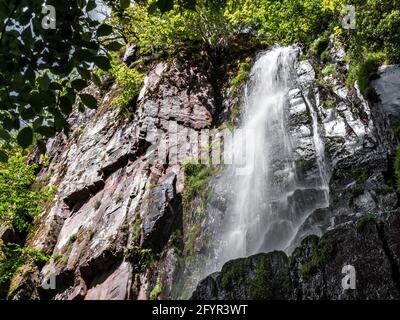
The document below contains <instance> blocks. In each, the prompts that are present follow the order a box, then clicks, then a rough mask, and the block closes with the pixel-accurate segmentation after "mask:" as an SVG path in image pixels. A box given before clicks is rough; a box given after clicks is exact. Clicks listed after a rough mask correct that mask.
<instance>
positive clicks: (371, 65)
mask: <svg viewBox="0 0 400 320" xmlns="http://www.w3.org/2000/svg"><path fill="white" fill-rule="evenodd" d="M385 57H386V56H385V54H384V53H383V52H373V53H366V54H365V56H364V59H363V61H362V62H361V63H358V64H355V65H353V66H352V67H351V70H350V72H349V75H348V77H347V84H348V85H353V84H354V83H355V82H356V81H357V83H358V86H359V88H360V92H361V94H362V95H364V96H365V97H367V98H371V97H372V94H373V89H372V87H371V85H370V83H371V80H372V79H373V78H374V77H375V76H376V72H377V71H378V68H379V66H381V65H382V64H383V63H384V61H385Z"/></svg>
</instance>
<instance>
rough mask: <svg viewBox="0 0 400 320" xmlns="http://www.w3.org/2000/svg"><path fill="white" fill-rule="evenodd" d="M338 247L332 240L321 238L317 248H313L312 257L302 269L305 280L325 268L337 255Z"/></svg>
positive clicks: (301, 272)
mask: <svg viewBox="0 0 400 320" xmlns="http://www.w3.org/2000/svg"><path fill="white" fill-rule="evenodd" d="M335 249H336V245H335V242H334V241H333V240H332V239H329V238H326V237H325V238H321V239H320V240H319V242H318V244H317V246H316V247H314V248H313V252H312V256H311V258H310V260H309V261H307V262H305V263H304V264H303V265H302V266H301V269H300V274H301V276H302V277H303V278H308V277H309V276H310V275H312V274H313V273H315V272H316V271H317V270H318V269H320V268H323V267H324V266H325V264H326V263H327V262H328V261H329V260H330V259H332V256H333V255H334V253H335Z"/></svg>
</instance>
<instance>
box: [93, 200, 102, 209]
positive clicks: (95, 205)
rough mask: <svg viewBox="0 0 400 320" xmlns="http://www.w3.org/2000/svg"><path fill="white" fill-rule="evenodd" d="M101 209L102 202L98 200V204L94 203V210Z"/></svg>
mask: <svg viewBox="0 0 400 320" xmlns="http://www.w3.org/2000/svg"><path fill="white" fill-rule="evenodd" d="M100 207H101V200H96V202H95V203H94V209H95V210H99V208H100Z"/></svg>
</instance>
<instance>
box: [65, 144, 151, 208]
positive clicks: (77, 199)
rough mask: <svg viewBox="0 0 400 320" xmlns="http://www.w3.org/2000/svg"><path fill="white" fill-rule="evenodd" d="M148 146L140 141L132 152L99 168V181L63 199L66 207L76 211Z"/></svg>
mask: <svg viewBox="0 0 400 320" xmlns="http://www.w3.org/2000/svg"><path fill="white" fill-rule="evenodd" d="M149 146H150V143H149V142H148V141H146V140H144V139H141V140H140V141H139V142H138V144H137V145H135V147H134V150H132V151H131V152H130V153H127V154H124V155H123V156H121V157H120V158H118V159H117V160H116V161H115V162H112V163H111V164H109V165H107V166H105V167H103V168H101V169H100V170H99V175H100V176H101V180H98V181H96V182H94V183H93V184H91V185H89V186H86V187H85V188H83V189H81V190H78V191H75V192H74V193H72V194H70V195H69V196H67V197H66V198H65V199H64V202H65V203H66V204H67V205H68V208H69V209H70V210H71V211H74V212H76V211H78V210H79V209H80V208H81V207H82V206H83V205H84V204H85V203H87V201H89V199H90V198H92V197H93V196H94V195H96V194H97V193H99V192H100V191H101V190H103V189H104V187H105V185H106V181H107V179H108V178H109V177H110V176H111V175H112V174H113V173H115V172H116V171H118V170H119V169H122V168H124V167H126V166H127V165H128V163H129V161H135V160H136V159H137V158H138V157H139V156H140V155H141V154H143V153H144V152H145V151H146V149H147V148H148V147H149Z"/></svg>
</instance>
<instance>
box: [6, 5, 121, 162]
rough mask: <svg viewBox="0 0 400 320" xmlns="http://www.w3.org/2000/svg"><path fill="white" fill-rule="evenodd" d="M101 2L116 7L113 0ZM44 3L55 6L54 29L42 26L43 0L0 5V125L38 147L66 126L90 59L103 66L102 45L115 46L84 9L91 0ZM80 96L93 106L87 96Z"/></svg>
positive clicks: (109, 29)
mask: <svg viewBox="0 0 400 320" xmlns="http://www.w3.org/2000/svg"><path fill="white" fill-rule="evenodd" d="M107 3H108V4H109V5H111V6H112V7H113V8H114V10H115V12H121V10H122V7H121V5H120V3H119V1H116V0H108V1H107ZM46 5H52V6H54V8H55V11H56V26H55V29H49V28H44V27H43V26H42V21H44V22H46V19H47V18H46V17H48V16H47V15H48V14H49V12H48V11H47V12H45V13H43V12H42V8H43V1H40V0H31V1H27V0H10V1H1V5H0V61H2V63H1V64H0V127H1V128H2V130H4V132H6V133H10V132H18V139H17V140H18V143H19V144H20V146H21V147H23V148H26V147H28V146H30V145H31V144H32V143H37V145H38V146H39V147H40V149H41V151H42V152H43V151H44V149H45V143H44V141H45V140H46V139H47V138H49V136H54V134H55V133H56V132H60V131H65V132H67V131H68V130H69V126H68V123H67V121H66V118H67V117H68V116H69V114H70V113H71V112H72V106H73V104H74V103H75V101H76V99H77V96H78V94H79V92H80V91H81V90H83V89H84V88H86V87H87V86H88V85H89V83H90V81H91V80H92V72H91V71H92V68H93V64H94V65H96V66H98V67H99V68H102V69H108V68H109V66H110V63H109V58H108V53H107V51H106V50H105V49H106V48H108V50H110V49H115V48H116V47H117V46H116V45H115V40H112V39H111V38H109V37H108V36H109V35H110V34H111V33H112V31H113V29H112V27H111V26H109V25H105V24H103V25H100V22H98V21H96V20H94V18H93V16H94V15H92V14H88V13H89V12H91V11H93V10H94V9H95V8H96V7H97V4H96V1H95V0H70V1H56V0H49V1H46ZM96 31H97V32H96ZM111 43H114V44H113V45H112V46H110V44H111ZM80 98H81V100H82V102H84V103H85V101H86V102H88V103H85V104H86V105H88V106H89V107H95V104H94V102H93V97H92V98H89V97H88V96H83V97H82V96H81V97H80ZM39 128H42V130H39ZM43 128H46V129H45V131H43ZM44 132H45V133H44ZM2 138H3V139H4V137H2ZM6 140H7V139H6ZM2 155H3V156H4V154H2ZM3 156H2V157H1V159H0V160H3V161H5V159H4V157H3Z"/></svg>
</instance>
